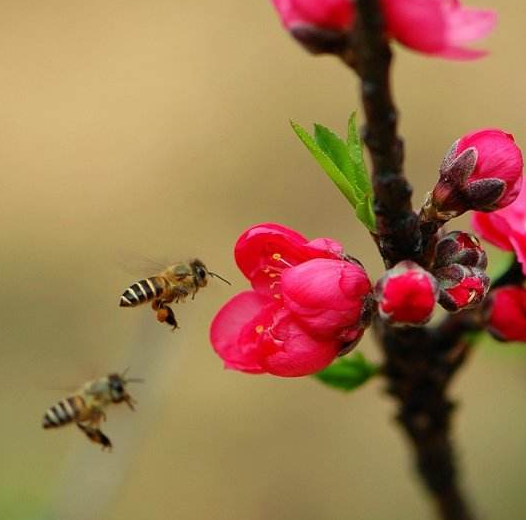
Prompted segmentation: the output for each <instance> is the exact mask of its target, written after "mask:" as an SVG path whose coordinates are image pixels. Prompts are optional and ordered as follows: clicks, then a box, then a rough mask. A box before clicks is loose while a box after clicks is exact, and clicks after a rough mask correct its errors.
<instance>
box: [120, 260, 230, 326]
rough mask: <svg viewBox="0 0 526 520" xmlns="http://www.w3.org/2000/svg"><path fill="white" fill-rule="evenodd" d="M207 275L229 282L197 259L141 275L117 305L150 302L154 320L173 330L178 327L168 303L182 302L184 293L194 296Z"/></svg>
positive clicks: (185, 296)
mask: <svg viewBox="0 0 526 520" xmlns="http://www.w3.org/2000/svg"><path fill="white" fill-rule="evenodd" d="M209 277H216V278H219V279H220V280H223V281H224V282H226V283H228V284H229V285H230V282H229V281H227V280H225V279H224V278H222V277H221V276H219V275H218V274H216V273H213V272H211V271H209V270H208V269H207V268H206V266H205V264H204V263H203V262H201V260H198V259H197V258H195V259H193V260H190V261H188V262H179V263H177V264H174V265H171V266H169V267H163V269H162V270H160V271H159V272H158V274H157V275H155V276H150V277H148V278H143V279H142V280H139V281H138V282H135V283H134V284H132V285H130V286H129V287H128V288H127V289H126V290H125V291H124V292H123V293H122V296H121V298H120V302H119V305H120V306H121V307H136V306H138V305H141V304H142V303H146V302H152V309H153V310H154V311H155V312H156V314H157V320H158V321H159V322H161V323H167V324H168V325H170V326H171V327H173V329H174V330H175V329H176V328H177V327H178V324H177V320H176V319H175V314H174V312H173V310H172V309H171V307H169V306H168V305H169V304H170V303H172V302H173V301H175V302H176V303H178V302H179V301H184V300H185V299H186V298H187V297H188V296H192V299H194V297H195V295H196V293H197V291H198V290H199V289H200V288H202V287H206V285H207V283H208V278H209Z"/></svg>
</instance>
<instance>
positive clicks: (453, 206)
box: [426, 128, 524, 220]
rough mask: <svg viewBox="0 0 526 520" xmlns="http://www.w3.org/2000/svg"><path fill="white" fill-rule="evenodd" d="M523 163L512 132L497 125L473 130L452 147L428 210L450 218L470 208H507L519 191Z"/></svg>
mask: <svg viewBox="0 0 526 520" xmlns="http://www.w3.org/2000/svg"><path fill="white" fill-rule="evenodd" d="M523 166H524V165H523V159H522V154H521V151H520V149H519V147H518V146H517V145H516V144H515V141H514V139H513V136H512V135H511V134H507V133H506V132H503V131H502V130H499V129H494V128H488V129H483V130H478V131H475V132H471V133H469V134H467V135H465V136H463V137H461V138H460V139H459V140H458V141H456V142H455V143H454V144H453V146H452V147H451V149H450V150H449V152H448V154H447V156H446V157H445V159H444V162H443V163H442V166H441V168H440V177H439V180H438V183H437V184H436V186H435V188H434V190H433V193H432V195H431V200H430V205H429V206H428V205H426V206H428V207H427V208H426V210H427V211H428V210H429V207H430V208H431V209H432V210H433V212H434V214H436V216H437V218H441V219H443V220H448V219H449V218H451V217H455V216H458V215H461V214H462V213H464V212H465V211H468V210H476V211H495V210H497V209H500V208H504V207H506V206H508V205H509V204H511V203H512V202H513V201H514V200H515V199H516V198H517V196H518V194H519V191H520V189H521V186H522V171H523ZM428 204H429V203H428Z"/></svg>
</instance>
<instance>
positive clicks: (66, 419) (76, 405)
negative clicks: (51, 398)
mask: <svg viewBox="0 0 526 520" xmlns="http://www.w3.org/2000/svg"><path fill="white" fill-rule="evenodd" d="M85 410H86V402H85V401H84V398H83V397H81V396H80V395H75V396H71V397H66V398H65V399H62V400H61V401H59V402H58V403H57V404H54V405H53V406H51V407H50V408H48V411H47V412H46V414H45V415H44V419H43V420H42V426H43V427H44V428H57V427H59V426H63V425H64V424H68V423H70V422H73V421H76V420H77V419H79V418H81V415H82V413H83V411H85Z"/></svg>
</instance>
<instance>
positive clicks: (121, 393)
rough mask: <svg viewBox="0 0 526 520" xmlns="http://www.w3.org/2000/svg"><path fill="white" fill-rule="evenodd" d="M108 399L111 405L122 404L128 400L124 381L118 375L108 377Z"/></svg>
mask: <svg viewBox="0 0 526 520" xmlns="http://www.w3.org/2000/svg"><path fill="white" fill-rule="evenodd" d="M108 381H109V387H110V397H111V400H112V402H113V403H122V401H126V399H127V398H128V393H127V392H126V380H125V379H124V378H123V377H122V376H121V375H119V374H110V375H109V376H108Z"/></svg>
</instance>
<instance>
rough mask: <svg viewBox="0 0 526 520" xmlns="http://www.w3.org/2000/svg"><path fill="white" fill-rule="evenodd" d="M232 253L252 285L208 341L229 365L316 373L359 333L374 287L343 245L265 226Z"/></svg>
mask: <svg viewBox="0 0 526 520" xmlns="http://www.w3.org/2000/svg"><path fill="white" fill-rule="evenodd" d="M235 257H236V261H237V264H238V266H239V268H240V269H241V271H242V272H243V274H244V275H245V276H246V277H247V278H248V279H249V280H250V282H251V283H252V287H253V289H254V290H252V291H245V292H242V293H240V294H238V295H236V296H234V297H233V298H232V299H231V300H230V301H228V302H227V303H226V304H225V305H224V306H223V307H222V309H221V310H220V311H219V312H218V314H217V315H216V317H215V318H214V320H213V322H212V326H211V329H210V338H211V342H212V345H213V346H214V349H215V350H216V352H217V353H218V354H219V356H220V357H221V358H222V359H223V360H224V362H225V366H226V367H227V368H233V369H235V370H241V371H243V372H249V373H264V372H268V373H270V374H274V375H278V376H285V377H294V376H303V375H307V374H312V373H314V372H318V371H319V370H322V369H323V368H325V367H326V366H327V365H328V364H330V363H331V362H332V361H333V359H334V358H335V357H336V356H337V355H338V354H340V353H341V352H342V351H343V350H345V351H348V350H349V348H350V346H353V345H354V344H356V343H357V342H358V340H359V339H360V338H361V336H362V334H363V331H364V328H365V326H366V325H367V321H368V318H369V317H368V308H369V307H368V301H369V294H370V292H371V284H370V282H369V279H368V278H367V274H366V273H365V271H364V269H363V267H362V266H361V265H359V264H358V263H357V262H355V261H353V260H350V259H348V258H347V257H345V256H344V255H343V248H342V246H341V245H340V244H339V243H338V242H335V241H333V240H330V239H323V238H321V239H316V240H312V241H310V242H309V241H307V239H306V238H304V237H303V236H302V235H300V234H299V233H297V232H295V231H293V230H291V229H289V228H286V227H284V226H280V225H277V224H260V225H257V226H253V227H251V228H250V229H248V230H247V231H245V232H244V233H243V234H242V235H241V236H240V238H239V239H238V241H237V243H236V247H235Z"/></svg>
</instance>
